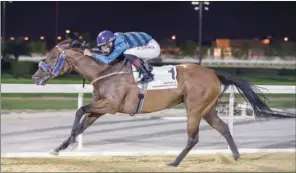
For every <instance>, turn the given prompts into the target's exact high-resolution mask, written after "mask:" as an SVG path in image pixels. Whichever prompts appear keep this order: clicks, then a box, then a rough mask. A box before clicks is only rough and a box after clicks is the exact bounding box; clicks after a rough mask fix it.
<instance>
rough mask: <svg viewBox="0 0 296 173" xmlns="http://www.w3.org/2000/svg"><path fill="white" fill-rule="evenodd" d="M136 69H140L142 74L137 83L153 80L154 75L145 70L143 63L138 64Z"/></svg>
mask: <svg viewBox="0 0 296 173" xmlns="http://www.w3.org/2000/svg"><path fill="white" fill-rule="evenodd" d="M137 69H138V70H139V71H140V73H141V74H143V77H142V78H141V80H140V81H139V82H138V83H140V84H144V83H148V82H150V81H153V79H154V75H153V74H152V73H151V72H150V71H149V70H147V68H146V67H145V66H144V64H141V66H139V67H138V68H137Z"/></svg>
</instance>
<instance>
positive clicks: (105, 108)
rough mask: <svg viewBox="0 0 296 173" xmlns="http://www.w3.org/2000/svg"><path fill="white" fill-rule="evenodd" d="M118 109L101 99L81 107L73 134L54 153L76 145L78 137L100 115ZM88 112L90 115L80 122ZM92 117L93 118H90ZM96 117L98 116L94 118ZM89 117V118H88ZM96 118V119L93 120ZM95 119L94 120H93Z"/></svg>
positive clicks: (76, 117)
mask: <svg viewBox="0 0 296 173" xmlns="http://www.w3.org/2000/svg"><path fill="white" fill-rule="evenodd" d="M116 112H117V110H116V109H115V106H113V105H112V104H110V102H108V101H107V100H99V101H97V102H95V103H92V104H89V105H85V106H82V107H81V108H79V109H78V110H77V112H76V116H75V120H74V124H73V127H72V130H71V135H70V137H68V138H67V139H66V140H65V141H64V142H63V143H62V144H61V145H60V146H59V147H57V148H56V149H55V150H54V152H53V154H58V152H59V151H61V150H64V149H66V148H68V147H69V145H73V146H75V144H76V143H77V142H76V137H77V136H78V135H79V134H81V133H83V131H84V130H85V129H86V128H88V127H89V126H90V125H91V124H92V123H93V122H94V121H95V120H96V119H97V118H98V117H100V116H102V115H103V114H106V113H112V114H114V113H116ZM86 113H90V115H88V116H85V118H84V120H83V121H82V122H81V123H79V122H80V120H81V118H82V116H83V115H84V114H86ZM90 117H92V118H90ZM94 117H96V118H95V119H94ZM88 119H89V120H88ZM93 119H94V120H93ZM92 120H93V121H92Z"/></svg>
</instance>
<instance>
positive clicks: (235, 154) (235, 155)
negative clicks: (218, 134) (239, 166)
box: [233, 153, 239, 161]
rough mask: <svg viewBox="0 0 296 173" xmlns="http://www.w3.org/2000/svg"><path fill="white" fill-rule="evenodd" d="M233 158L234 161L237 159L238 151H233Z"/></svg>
mask: <svg viewBox="0 0 296 173" xmlns="http://www.w3.org/2000/svg"><path fill="white" fill-rule="evenodd" d="M233 159H234V160H235V161H237V160H238V159H239V153H234V154H233Z"/></svg>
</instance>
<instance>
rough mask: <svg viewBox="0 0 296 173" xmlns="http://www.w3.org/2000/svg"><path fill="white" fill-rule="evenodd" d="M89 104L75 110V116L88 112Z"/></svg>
mask: <svg viewBox="0 0 296 173" xmlns="http://www.w3.org/2000/svg"><path fill="white" fill-rule="evenodd" d="M88 109H89V106H88V105H86V106H81V107H80V108H79V109H78V110H77V111H76V116H79V117H82V116H83V115H84V114H85V113H87V112H88Z"/></svg>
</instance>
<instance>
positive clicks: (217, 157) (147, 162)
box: [1, 153, 296, 172]
mask: <svg viewBox="0 0 296 173" xmlns="http://www.w3.org/2000/svg"><path fill="white" fill-rule="evenodd" d="M174 159H175V156H117V157H115V156H112V157H111V156H106V157H105V156H104V157H102V156H101V157H76V158H73V157H57V158H1V172H74V171H75V172H85V171H89V172H90V171H91V172H94V171H96V172H168V171H169V172H184V171H186V172H200V171H203V172H215V171H220V172H222V171H225V172H226V171H227V172H228V171H229V172H237V171H243V172H251V171H255V172H295V170H296V168H295V167H296V165H295V162H296V160H295V153H258V154H241V158H240V159H239V160H238V161H234V160H233V159H232V157H231V155H229V154H223V155H222V154H214V155H213V154H209V155H188V156H187V158H185V160H184V161H183V162H182V163H181V164H180V166H179V167H177V168H175V167H169V166H166V163H168V162H170V161H172V160H174Z"/></svg>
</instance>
